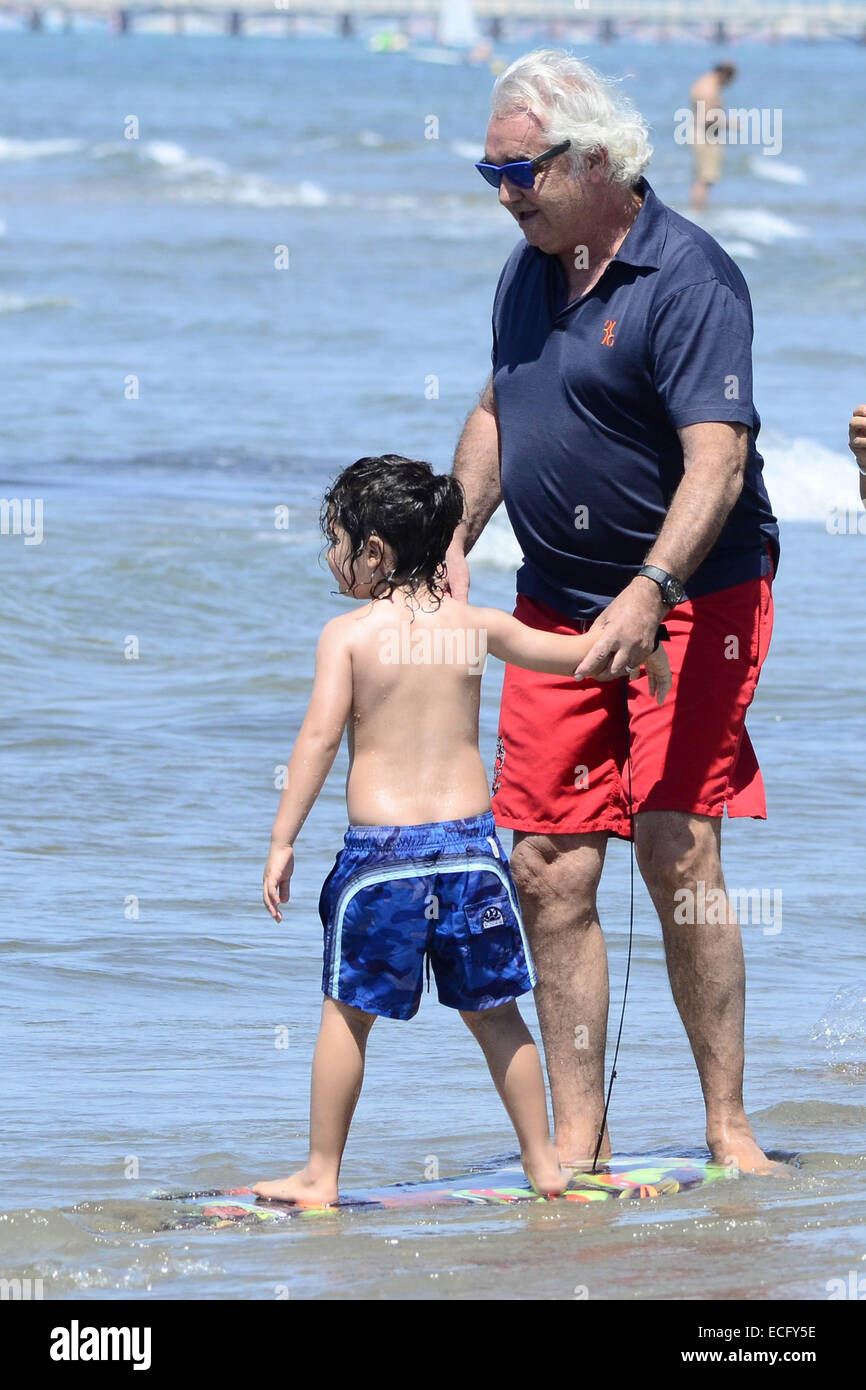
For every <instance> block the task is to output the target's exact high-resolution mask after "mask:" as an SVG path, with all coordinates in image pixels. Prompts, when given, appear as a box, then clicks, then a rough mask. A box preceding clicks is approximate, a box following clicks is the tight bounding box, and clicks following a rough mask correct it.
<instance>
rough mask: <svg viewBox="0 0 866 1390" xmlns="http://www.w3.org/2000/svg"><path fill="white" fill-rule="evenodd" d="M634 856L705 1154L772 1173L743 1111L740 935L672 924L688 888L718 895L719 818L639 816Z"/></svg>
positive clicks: (727, 928)
mask: <svg viewBox="0 0 866 1390" xmlns="http://www.w3.org/2000/svg"><path fill="white" fill-rule="evenodd" d="M635 849H636V851H637V859H638V865H639V867H640V871H641V874H642V875H643V879H644V882H645V883H646V886H647V888H648V889H649V892H650V896H651V897H652V900H653V903H654V904H655V909H656V911H657V913H658V915H659V920H660V921H661V924H662V932H663V935H664V943H665V954H666V957H667V967H668V978H669V979H670V982H671V990H672V992H673V996H674V1001H675V1003H676V1006H677V1008H678V1010H679V1014H680V1018H681V1019H682V1021H683V1024H684V1026H685V1030H686V1033H687V1034H688V1039H689V1042H690V1043H691V1048H692V1052H693V1054H694V1058H695V1063H696V1065H697V1068H698V1074H699V1076H700V1078H701V1088H702V1090H703V1094H704V1103H705V1105H706V1109H707V1145H708V1147H709V1150H710V1153H711V1155H712V1157H713V1159H714V1160H715V1161H716V1162H717V1163H731V1162H732V1161H733V1162H735V1163H736V1164H737V1165H738V1166H739V1168H740V1169H741V1170H742V1171H743V1172H745V1173H768V1172H771V1171H773V1170H774V1168H776V1167H777V1165H775V1164H773V1163H772V1162H771V1161H770V1160H769V1159H768V1158H767V1156H766V1155H765V1154H764V1152H763V1150H762V1149H761V1148H760V1147H759V1146H758V1144H757V1142H756V1141H755V1136H754V1133H753V1131H752V1127H751V1125H750V1124H749V1121H748V1119H747V1118H746V1112H745V1109H744V1107H743V1065H744V1060H745V1049H744V1024H745V998H746V972H745V963H744V960H743V943H742V938H741V936H740V928H739V926H738V925H737V924H736V923H735V922H734V923H733V924H729V925H715V924H713V923H712V922H709V923H700V922H693V923H683V922H676V921H675V920H674V913H675V911H676V909H677V902H678V900H677V899H676V898H675V897H674V894H675V893H676V892H677V890H678V889H683V888H688V889H690V890H691V892H692V893H693V894H694V895H695V898H694V899H693V900H692V901H696V898H697V893H698V888H697V885H698V883H699V882H700V881H701V880H703V882H704V884H705V892H706V893H707V894H710V893H711V891H712V890H713V889H715V888H721V889H722V890H723V891H724V888H725V880H724V875H723V873H722V864H721V818H720V817H718V816H698V815H692V814H689V813H687V812H683V811H642V812H640V813H638V815H636V816H635ZM680 901H682V900H680ZM680 915H682V909H681V911H680ZM707 915H708V916H709V913H708V914H707ZM731 916H733V913H731Z"/></svg>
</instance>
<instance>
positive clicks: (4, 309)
mask: <svg viewBox="0 0 866 1390" xmlns="http://www.w3.org/2000/svg"><path fill="white" fill-rule="evenodd" d="M77 306H78V300H77V299H67V298H64V297H63V296H62V295H42V296H36V297H34V298H28V297H27V296H26V295H23V294H3V293H0V314H20V313H24V312H26V310H28V309H70V308H77Z"/></svg>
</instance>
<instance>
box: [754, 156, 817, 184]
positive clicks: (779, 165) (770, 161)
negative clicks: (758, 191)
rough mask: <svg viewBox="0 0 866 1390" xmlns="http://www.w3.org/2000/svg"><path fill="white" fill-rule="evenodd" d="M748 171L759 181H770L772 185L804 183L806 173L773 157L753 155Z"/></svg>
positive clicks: (797, 166)
mask: <svg viewBox="0 0 866 1390" xmlns="http://www.w3.org/2000/svg"><path fill="white" fill-rule="evenodd" d="M749 169H750V170H751V172H752V173H753V174H755V175H756V176H757V177H758V178H759V179H770V180H771V181H772V182H774V183H806V182H807V179H806V171H805V169H801V168H800V167H799V165H797V164H785V163H783V161H782V160H781V159H777V158H776V156H775V155H772V156H771V155H753V157H752V158H751V159H750V160H749Z"/></svg>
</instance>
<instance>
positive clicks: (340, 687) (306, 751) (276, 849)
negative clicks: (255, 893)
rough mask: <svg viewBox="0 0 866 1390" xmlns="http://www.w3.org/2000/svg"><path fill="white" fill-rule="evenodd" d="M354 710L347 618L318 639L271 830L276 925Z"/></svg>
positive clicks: (270, 883)
mask: <svg viewBox="0 0 866 1390" xmlns="http://www.w3.org/2000/svg"><path fill="white" fill-rule="evenodd" d="M351 709H352V657H351V653H350V651H349V645H348V633H347V629H346V618H345V617H344V616H340V617H339V618H332V619H331V621H330V622H329V623H326V624H325V626H324V627H323V629H322V633H321V636H320V637H319V644H318V646H317V648H316V676H315V680H314V682H313V691H312V694H311V696H310V703H309V705H308V706H307V713H306V715H305V716H304V722H303V724H302V725H301V728H300V732H299V733H298V737H297V738H296V739H295V745H294V747H293V749H292V755H291V757H290V758H289V769H288V776H287V779H286V785H285V788H284V789H283V793H282V796H281V797H280V804H279V807H278V808H277V814H276V818H275V820H274V825H273V829H272V830H271V849H270V854H269V855H268V861H267V863H266V865H265V872H264V878H263V884H262V899H263V901H264V904H265V907H266V908H267V909H268V912H269V913H270V914H271V916H272V917H273V918H274V920H275V921H277V922H281V921H282V913H281V912H280V908H279V904H280V903H281V902H282V903H286V902H288V901H289V879H290V878H291V876H292V870H293V869H294V857H295V856H294V848H293V847H294V843H295V838H296V837H297V834H298V832H299V830H300V828H301V826H302V825H303V823H304V821H305V820H306V819H307V816H308V815H309V813H310V810H311V809H312V807H313V804H314V803H315V800H316V797H317V796H318V795H319V792H320V791H321V790H322V785H323V783H324V781H325V778H326V777H327V775H328V773H329V772H330V770H331V767H332V766H333V762H334V759H335V757H336V756H337V751H338V749H339V747H340V743H341V741H342V738H343V730H344V729H345V727H346V720H347V719H348V718H349V714H350V712H351Z"/></svg>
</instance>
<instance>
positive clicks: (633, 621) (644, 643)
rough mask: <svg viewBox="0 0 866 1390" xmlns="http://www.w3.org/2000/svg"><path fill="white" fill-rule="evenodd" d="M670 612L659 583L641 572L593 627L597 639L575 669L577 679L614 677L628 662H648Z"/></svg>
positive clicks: (592, 632)
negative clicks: (660, 626) (661, 624)
mask: <svg viewBox="0 0 866 1390" xmlns="http://www.w3.org/2000/svg"><path fill="white" fill-rule="evenodd" d="M666 612H667V609H666V608H665V606H664V602H663V600H662V596H661V593H660V592H659V587H658V585H657V584H656V583H654V582H653V580H652V579H647V578H646V577H645V576H644V575H638V576H637V577H636V578H635V579H633V580H632V581H631V583H630V584H628V585H627V586H626V588H624V589H623V591H622V593H621V594H617V596H616V598H615V599H612V600H611V602H610V603H609V604H608V606H607V608H605V610H604V612H603V613H600V614H599V616H598V617H597V618H596V620H595V622H594V623H593V625H592V627H591V628H590V629H589V631H590V635H591V636H593V637H595V638H596V639H597V640H596V641H595V642H594V643H593V645H592V646H591V647H590V649H589V651H588V652H587V654H586V656H585V657H584V658H583V661H582V662H581V663H580V665H579V666H578V667H577V668H576V669H575V672H574V675H575V679H576V680H583V678H584V676H593V677H594V678H595V679H596V680H597V681H613V680H617V679H618V678H619V677H620V676H624V675H625V673H626V667H627V666H632V667H634V666H643V665H645V663H646V659H647V657H648V656H649V655H650V653H651V652H652V649H653V645H654V643H655V640H656V628H657V627H658V625H659V623H660V622H661V620H662V616H663V615H664V614H665V613H666Z"/></svg>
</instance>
